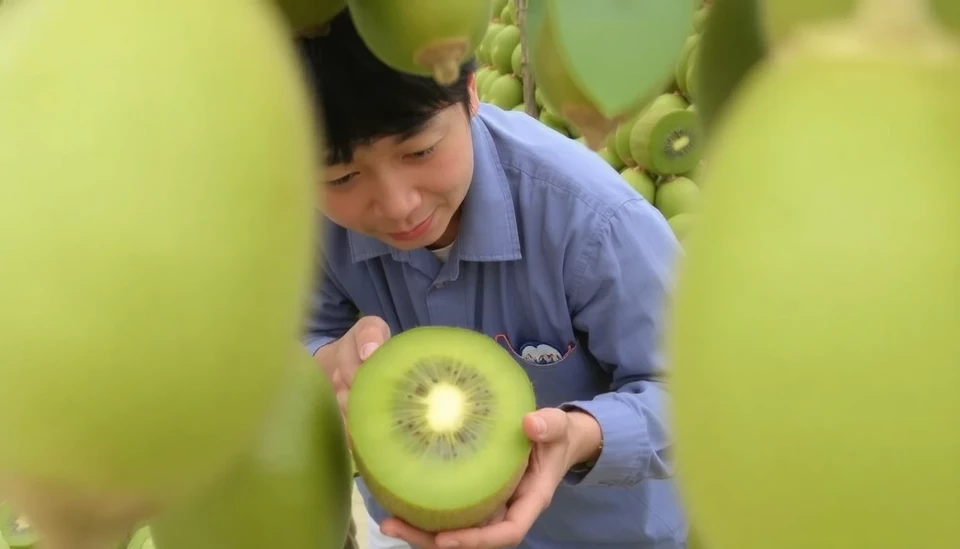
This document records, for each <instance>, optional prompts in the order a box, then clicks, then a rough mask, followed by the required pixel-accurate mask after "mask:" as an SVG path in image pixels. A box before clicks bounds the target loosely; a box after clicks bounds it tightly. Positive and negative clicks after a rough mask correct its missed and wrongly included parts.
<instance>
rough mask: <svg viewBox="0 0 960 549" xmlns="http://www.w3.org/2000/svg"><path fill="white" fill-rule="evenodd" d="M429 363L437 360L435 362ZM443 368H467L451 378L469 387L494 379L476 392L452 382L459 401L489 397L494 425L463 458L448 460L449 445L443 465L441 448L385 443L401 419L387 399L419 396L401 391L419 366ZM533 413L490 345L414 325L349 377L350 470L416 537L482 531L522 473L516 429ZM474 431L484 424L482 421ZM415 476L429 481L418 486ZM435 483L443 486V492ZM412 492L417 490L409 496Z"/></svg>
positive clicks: (524, 384) (521, 441) (474, 336)
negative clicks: (483, 393) (484, 392)
mask: <svg viewBox="0 0 960 549" xmlns="http://www.w3.org/2000/svg"><path fill="white" fill-rule="evenodd" d="M438 359H439V360H440V361H443V362H439V363H438V362H436V361H437V360H438ZM446 360H449V361H450V363H452V364H453V365H454V371H457V370H456V368H457V365H458V364H462V365H463V366H466V368H465V369H464V370H459V372H460V373H463V374H466V381H468V382H469V380H470V379H471V378H475V377H479V378H481V379H482V378H487V379H489V380H493V381H492V382H481V383H483V384H482V385H479V386H474V385H471V384H468V385H460V384H459V383H457V382H456V381H454V383H453V384H454V385H455V386H457V387H458V388H459V389H466V390H465V391H464V392H465V393H466V394H467V395H468V394H469V393H470V392H471V391H470V389H473V388H482V389H489V390H490V391H491V396H492V397H493V398H492V400H491V401H490V402H489V405H490V406H491V407H492V408H490V409H491V410H492V411H493V414H492V416H491V417H493V418H495V419H494V420H493V421H492V422H491V423H487V424H486V425H487V427H488V428H490V429H492V431H489V432H491V433H496V434H491V435H489V437H488V436H485V435H483V434H480V435H479V436H480V438H478V439H473V440H474V441H473V442H467V444H469V445H471V446H468V447H470V448H472V449H473V450H474V452H465V453H462V454H461V457H455V456H456V455H457V453H458V452H457V451H456V450H457V446H456V445H454V446H453V447H452V449H453V450H454V451H453V452H452V455H453V456H454V457H452V458H451V452H448V451H447V449H444V448H443V447H442V444H441V445H433V444H430V445H427V446H426V447H424V448H423V450H424V451H423V452H422V453H420V451H419V450H420V448H412V447H411V446H410V445H409V444H408V442H409V441H408V440H407V439H406V438H403V439H395V438H392V437H391V438H384V437H387V436H388V433H390V432H391V430H392V429H393V427H394V422H395V421H397V422H399V421H400V420H401V419H403V417H404V416H405V415H404V414H402V410H397V408H396V404H395V403H394V402H396V401H393V400H392V399H395V398H397V397H399V398H401V399H403V398H410V396H411V395H417V394H421V393H418V392H417V391H416V390H411V389H413V388H412V387H411V388H410V389H408V388H407V387H405V385H404V384H405V383H406V382H407V381H408V380H409V379H416V376H417V373H419V372H421V371H424V370H419V368H421V367H423V366H425V367H426V368H428V369H429V368H431V367H433V365H434V364H439V365H441V366H443V367H444V368H446V367H447V366H449V364H447V363H446ZM408 366H409V367H408ZM435 371H436V370H434V372H435ZM454 375H458V374H454ZM436 381H437V380H436V379H434V380H433V381H432V382H436ZM442 381H446V382H450V381H452V378H446V379H441V382H442ZM432 382H431V383H432ZM487 383H489V384H487ZM431 388H432V387H431ZM391 394H392V395H393V396H392V397H387V395H391ZM474 394H476V393H474ZM465 396H466V395H465ZM467 398H469V397H467ZM388 399H389V400H388ZM468 402H469V400H468ZM474 402H475V403H476V401H474ZM478 404H479V405H485V404H487V403H486V402H480V403H478ZM535 409H536V397H535V394H534V391H533V386H532V384H531V383H530V379H529V377H528V375H527V374H526V372H525V371H524V370H523V368H522V367H521V366H520V365H519V364H518V363H517V361H516V360H515V358H514V357H513V356H512V355H511V354H510V353H509V352H508V351H507V350H506V349H504V348H503V347H502V346H501V345H500V344H499V343H497V342H496V341H494V340H493V339H492V338H490V337H488V336H486V335H484V334H481V333H479V332H474V331H472V330H466V329H462V328H453V327H441V326H430V327H418V328H413V329H411V330H406V331H404V332H402V333H400V334H398V335H396V336H394V337H393V338H391V339H390V340H389V341H388V342H387V343H386V344H384V345H383V346H381V347H380V348H379V349H378V350H377V352H376V353H375V354H374V355H373V356H371V357H370V358H369V359H368V360H367V362H366V363H365V364H364V368H361V369H360V370H359V371H358V373H357V377H356V378H355V379H354V384H353V387H352V388H351V395H350V400H349V403H348V410H347V422H348V433H349V436H350V437H351V446H352V447H353V455H354V459H355V461H356V466H357V471H358V472H359V474H360V476H361V478H363V479H364V481H365V482H366V484H367V487H368V489H369V490H370V492H371V493H372V494H373V496H374V497H375V498H376V500H377V502H378V503H380V504H381V505H382V506H383V507H384V508H385V509H386V510H387V511H388V512H390V513H391V514H392V515H393V516H395V517H397V518H399V519H402V520H404V521H405V522H407V523H408V524H410V525H412V526H414V527H417V528H419V529H421V530H424V531H428V532H440V531H447V530H456V529H461V528H469V527H472V526H477V525H479V524H482V523H483V522H485V521H486V520H488V519H489V517H490V516H492V515H493V514H494V513H496V512H497V510H498V509H499V508H500V507H501V506H502V505H503V504H504V502H506V500H507V499H508V498H509V497H510V496H511V495H512V494H513V492H514V490H515V489H516V486H517V484H518V483H519V482H520V479H521V478H522V476H523V473H524V472H525V471H526V468H527V465H528V462H529V456H530V450H531V446H532V444H531V442H530V440H529V439H528V438H527V436H526V435H525V434H524V433H523V430H522V426H521V424H522V421H523V416H524V415H525V414H526V413H529V412H532V411H534V410H535ZM398 411H399V412H401V413H399V414H398V413H397V412H398ZM406 417H410V416H406ZM514 421H515V427H514V426H513V425H512V424H513V422H514ZM477 425H484V423H483V421H482V419H481V422H480V423H479V424H477ZM381 429H382V432H381ZM393 432H395V433H396V432H397V431H393ZM478 434H479V433H478ZM457 438H459V437H457ZM381 441H382V442H381ZM493 441H496V442H493ZM358 442H359V443H360V444H358ZM478 443H479V444H478ZM491 444H494V445H492V446H491ZM466 456H476V459H474V458H472V457H466ZM498 456H499V457H500V458H502V459H497V457H498ZM432 459H440V460H441V461H438V462H437V463H438V467H437V468H433V466H432V464H431V461H427V460H432ZM491 459H497V463H494V464H491V463H489V462H490V460H491ZM443 462H446V463H443ZM396 475H402V476H396ZM431 475H434V476H431ZM378 477H380V478H378ZM418 477H429V478H423V482H422V483H420V482H419V481H420V479H421V478H418ZM438 478H439V479H444V478H446V479H447V483H450V485H449V486H448V485H447V484H446V483H444V482H443V480H438ZM461 478H462V479H464V480H463V482H460V479H461ZM398 479H403V480H398ZM421 484H422V490H420V491H419V493H417V492H416V491H417V490H418V489H419V488H421ZM443 486H448V488H443ZM449 488H452V490H450V489H449ZM411 492H413V493H411ZM444 494H446V495H444Z"/></svg>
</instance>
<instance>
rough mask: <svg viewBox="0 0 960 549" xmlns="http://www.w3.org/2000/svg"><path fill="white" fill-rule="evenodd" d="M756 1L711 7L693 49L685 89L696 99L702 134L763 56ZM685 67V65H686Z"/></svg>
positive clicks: (734, 0) (732, 0)
mask: <svg viewBox="0 0 960 549" xmlns="http://www.w3.org/2000/svg"><path fill="white" fill-rule="evenodd" d="M758 4H759V3H758V2H757V0H722V1H721V2H717V3H715V4H712V5H711V8H710V17H708V18H707V20H706V24H705V26H704V28H703V33H702V34H701V35H700V44H699V46H698V47H697V50H698V52H699V53H698V56H697V61H696V63H695V65H696V66H695V68H694V71H693V73H692V75H693V76H694V78H693V80H695V81H696V82H695V85H694V86H691V82H690V80H691V78H690V76H691V73H690V72H689V70H688V75H687V82H686V84H687V88H691V87H692V88H696V89H693V90H691V91H692V92H693V94H692V95H693V96H695V97H696V101H697V107H698V110H699V111H700V114H701V124H702V125H703V128H704V132H705V133H706V134H707V135H709V133H710V132H712V131H713V128H714V127H715V126H716V124H717V121H718V120H719V118H720V117H721V115H722V114H723V112H724V111H726V109H727V106H728V104H729V103H730V102H731V101H732V100H733V99H734V97H735V96H736V92H737V90H738V89H739V88H740V84H741V82H742V81H743V80H744V79H745V78H746V75H747V74H748V73H750V71H751V70H752V69H753V68H754V66H755V65H757V64H758V63H759V62H760V61H761V60H762V59H763V58H764V57H765V56H766V53H767V48H766V44H765V42H764V37H763V32H762V30H761V28H760V23H759V14H758V9H759V7H758ZM688 64H689V63H688Z"/></svg>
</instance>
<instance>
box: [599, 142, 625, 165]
mask: <svg viewBox="0 0 960 549" xmlns="http://www.w3.org/2000/svg"><path fill="white" fill-rule="evenodd" d="M597 154H599V155H600V158H602V159H603V160H604V161H606V163H607V164H609V165H610V167H611V168H613V169H615V170H622V169H623V167H624V165H623V160H620V155H618V154H617V153H616V151H611V150H610V148H609V147H603V148H601V149H600V150H599V151H597Z"/></svg>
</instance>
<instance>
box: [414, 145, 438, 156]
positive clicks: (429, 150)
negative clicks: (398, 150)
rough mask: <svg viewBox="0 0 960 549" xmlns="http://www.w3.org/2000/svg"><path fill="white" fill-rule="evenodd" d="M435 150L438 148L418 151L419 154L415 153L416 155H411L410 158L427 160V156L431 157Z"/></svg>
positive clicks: (432, 147) (433, 147)
mask: <svg viewBox="0 0 960 549" xmlns="http://www.w3.org/2000/svg"><path fill="white" fill-rule="evenodd" d="M435 148H436V145H434V146H431V147H427V148H426V149H423V150H422V151H417V152H415V153H411V154H410V156H412V157H414V158H425V157H427V156H430V155H431V154H432V153H433V149H435Z"/></svg>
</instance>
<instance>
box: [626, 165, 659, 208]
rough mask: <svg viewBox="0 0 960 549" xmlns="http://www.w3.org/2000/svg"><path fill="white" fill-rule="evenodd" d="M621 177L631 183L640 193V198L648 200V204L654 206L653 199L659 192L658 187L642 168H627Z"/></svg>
mask: <svg viewBox="0 0 960 549" xmlns="http://www.w3.org/2000/svg"><path fill="white" fill-rule="evenodd" d="M620 177H622V178H623V180H624V181H626V182H627V183H629V184H630V186H631V187H633V189H634V190H635V191H637V192H638V193H640V196H642V197H643V198H644V199H646V201H647V202H649V203H651V204H653V199H654V197H655V196H656V192H657V185H656V183H654V182H653V179H652V178H651V177H650V176H649V175H647V173H646V172H644V171H643V170H642V169H640V168H626V169H624V170H623V171H621V172H620Z"/></svg>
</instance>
